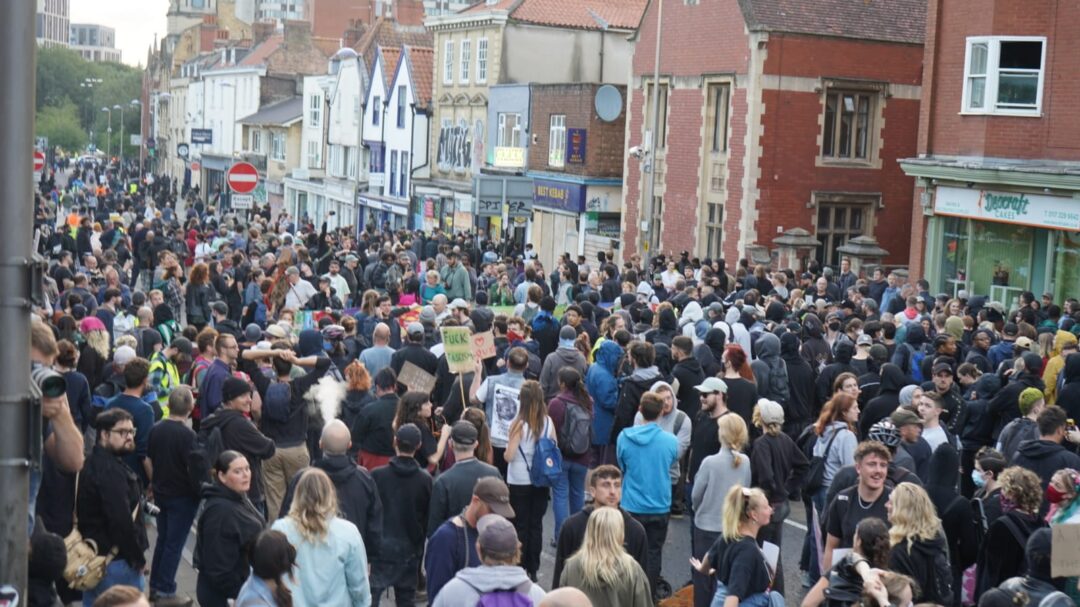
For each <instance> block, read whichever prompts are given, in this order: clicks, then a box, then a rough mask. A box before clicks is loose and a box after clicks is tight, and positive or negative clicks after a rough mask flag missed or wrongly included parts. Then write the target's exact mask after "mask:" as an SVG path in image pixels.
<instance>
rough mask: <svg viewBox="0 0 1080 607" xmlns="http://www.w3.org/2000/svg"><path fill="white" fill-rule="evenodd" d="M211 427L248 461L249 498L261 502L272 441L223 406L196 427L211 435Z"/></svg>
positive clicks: (206, 434)
mask: <svg viewBox="0 0 1080 607" xmlns="http://www.w3.org/2000/svg"><path fill="white" fill-rule="evenodd" d="M214 428H221V442H222V444H223V445H224V446H225V448H226V449H231V450H233V451H239V452H240V453H241V454H242V455H243V456H244V457H246V458H247V461H248V463H249V464H251V489H249V490H248V497H249V498H251V501H252V502H254V503H259V502H261V501H262V499H263V495H262V462H263V460H264V459H269V458H271V457H273V456H274V452H275V451H276V449H277V447H276V446H275V445H274V441H273V440H272V439H269V438H267V437H266V436H264V435H263V433H262V432H259V430H258V428H256V427H255V424H253V423H252V422H251V420H249V419H247V418H246V417H244V414H243V413H241V412H239V411H237V410H235V409H227V408H225V407H222V408H220V409H218V410H217V411H215V412H214V414H213V415H211V416H210V417H208V418H206V419H204V420H203V421H202V426H201V427H200V428H199V433H200V436H210V433H211V432H213V431H214ZM241 582H243V580H241ZM237 588H239V586H237Z"/></svg>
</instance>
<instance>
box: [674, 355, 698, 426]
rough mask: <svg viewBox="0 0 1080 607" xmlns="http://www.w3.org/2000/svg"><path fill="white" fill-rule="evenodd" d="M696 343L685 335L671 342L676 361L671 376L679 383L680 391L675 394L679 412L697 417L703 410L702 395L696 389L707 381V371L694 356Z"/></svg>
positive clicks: (691, 417)
mask: <svg viewBox="0 0 1080 607" xmlns="http://www.w3.org/2000/svg"><path fill="white" fill-rule="evenodd" d="M693 349H694V342H693V340H691V339H690V338H689V337H686V336H685V335H680V336H678V337H676V338H675V339H673V340H671V356H672V358H674V359H675V366H674V367H673V368H672V369H671V376H672V377H673V378H674V381H677V382H678V385H679V391H678V393H676V394H675V398H676V400H677V401H678V407H679V410H680V411H682V412H683V413H686V414H687V415H688V416H690V419H694V418H696V417H697V414H698V411H700V410H701V393H700V392H698V391H697V389H696V387H697V386H700V385H701V383H702V382H704V381H705V371H704V369H702V368H701V363H700V362H698V360H697V358H695V357H694V356H693Z"/></svg>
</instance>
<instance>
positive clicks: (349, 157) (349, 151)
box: [345, 146, 356, 179]
mask: <svg viewBox="0 0 1080 607" xmlns="http://www.w3.org/2000/svg"><path fill="white" fill-rule="evenodd" d="M345 173H346V175H348V177H349V179H356V148H355V147H352V146H349V147H346V148H345Z"/></svg>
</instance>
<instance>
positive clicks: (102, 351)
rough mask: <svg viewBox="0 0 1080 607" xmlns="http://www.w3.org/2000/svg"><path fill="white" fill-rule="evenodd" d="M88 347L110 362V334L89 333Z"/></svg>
mask: <svg viewBox="0 0 1080 607" xmlns="http://www.w3.org/2000/svg"><path fill="white" fill-rule="evenodd" d="M86 345H87V346H89V347H90V349H92V350H93V351H94V352H97V353H98V355H99V356H101V357H102V358H104V359H105V360H109V334H108V333H107V332H105V331H87V332H86Z"/></svg>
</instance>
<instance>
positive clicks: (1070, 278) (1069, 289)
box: [1054, 231, 1080, 303]
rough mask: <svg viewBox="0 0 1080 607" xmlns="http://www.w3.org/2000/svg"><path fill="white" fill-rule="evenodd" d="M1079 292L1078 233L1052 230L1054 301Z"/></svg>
mask: <svg viewBox="0 0 1080 607" xmlns="http://www.w3.org/2000/svg"><path fill="white" fill-rule="evenodd" d="M1078 292H1080V233H1077V232H1066V231H1060V232H1058V231H1055V232H1054V301H1056V302H1058V303H1061V302H1063V301H1065V300H1066V299H1068V298H1070V297H1076V294H1077V293H1078Z"/></svg>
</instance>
